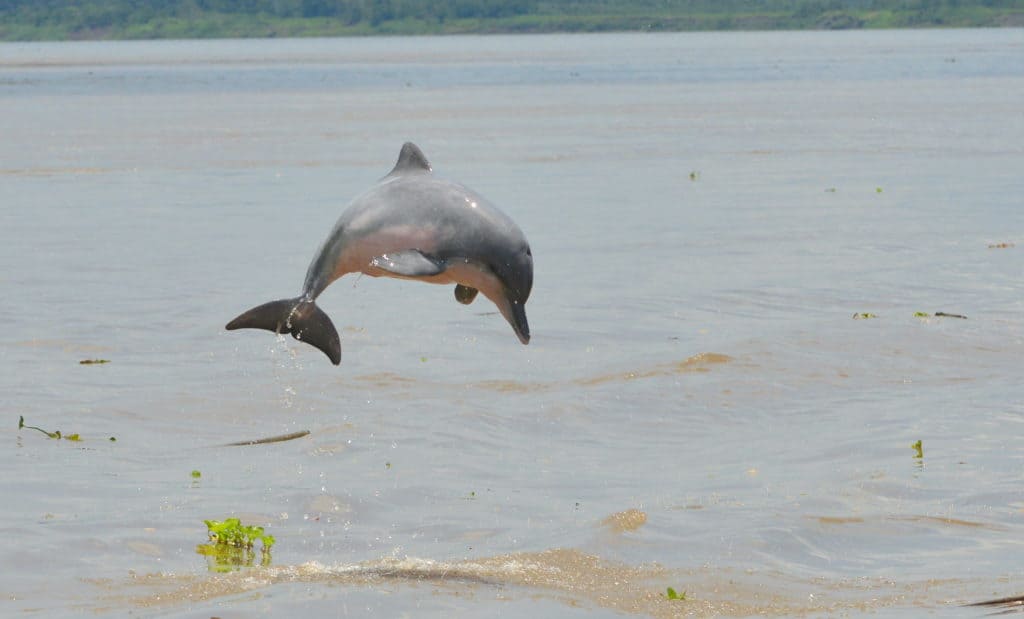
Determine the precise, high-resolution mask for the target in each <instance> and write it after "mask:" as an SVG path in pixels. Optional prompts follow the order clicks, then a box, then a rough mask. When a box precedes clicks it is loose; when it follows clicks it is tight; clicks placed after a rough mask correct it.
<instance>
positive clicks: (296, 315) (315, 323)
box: [225, 297, 341, 365]
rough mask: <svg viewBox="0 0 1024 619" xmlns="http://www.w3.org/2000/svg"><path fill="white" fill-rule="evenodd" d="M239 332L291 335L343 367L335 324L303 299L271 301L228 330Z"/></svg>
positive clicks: (256, 308) (310, 302) (234, 323)
mask: <svg viewBox="0 0 1024 619" xmlns="http://www.w3.org/2000/svg"><path fill="white" fill-rule="evenodd" d="M225 328H226V329H227V330H228V331H234V330H235V329H266V330H267V331H273V332H274V333H290V334H291V335H292V337H294V338H295V339H297V340H299V341H300V342H305V343H307V344H309V345H311V346H314V347H316V348H318V349H320V350H321V351H323V353H324V354H325V355H327V358H328V359H330V360H331V363H333V364H334V365H338V364H339V363H341V339H340V338H339V337H338V331H337V329H335V328H334V323H332V322H331V319H330V317H329V316H327V314H325V313H324V311H323V310H322V309H320V308H319V307H317V305H316V303H314V302H313V301H307V300H306V299H304V298H303V297H298V298H295V299H281V300H279V301H271V302H270V303H264V304H263V305H260V306H257V307H254V308H252V309H251V310H249V311H247V312H245V313H243V314H241V315H240V316H238V317H237V318H235V319H234V320H232V321H231V322H229V323H228V324H227V326H226V327H225Z"/></svg>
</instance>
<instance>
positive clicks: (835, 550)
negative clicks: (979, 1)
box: [0, 29, 1024, 617]
mask: <svg viewBox="0 0 1024 619" xmlns="http://www.w3.org/2000/svg"><path fill="white" fill-rule="evenodd" d="M1022 101H1024V30H1019V29H1004V30H933V31H913V32H907V31H883V32H808V33H729V34H718V33H715V34H710V33H709V34H657V35H654V34H614V35H551V36H489V37H469V36H464V37H435V38H368V39H332V40H263V41H260V40H246V41H195V42H192V41H162V42H118V43H33V44H0V128H2V140H0V241H2V243H0V264H2V265H3V269H2V271H0V299H2V301H0V319H2V322H3V324H4V327H5V328H4V329H3V333H2V334H0V359H2V366H3V372H2V378H0V393H2V396H0V402H2V409H0V412H2V419H0V422H2V423H3V424H6V428H7V430H6V431H4V432H2V433H0V440H2V446H0V468H2V469H3V470H4V471H5V473H4V475H3V476H2V478H0V491H2V496H3V498H4V502H5V505H4V508H3V510H2V511H0V540H2V541H0V565H3V566H4V570H3V573H4V577H3V579H2V581H3V583H2V585H0V593H2V594H3V595H2V599H0V614H3V615H6V616H46V617H78V616H82V615H84V614H89V615H99V616H125V615H133V616H160V617H210V616H224V617H229V616H230V617H280V616H306V617H338V616H352V617H360V616H416V617H423V616H426V617H450V616H465V617H499V616H500V617H534V616H538V615H540V616H546V617H575V616H587V617H591V616H594V617H601V616H609V617H610V616H623V615H627V616H628V615H636V616H655V617H673V616H727V617H728V616H764V615H781V616H792V615H834V614H842V615H847V616H861V615H872V616H876V617H878V616H881V617H917V616H920V615H921V614H922V613H930V614H933V615H936V614H937V615H948V616H963V615H964V609H961V608H959V607H958V605H959V604H962V603H965V602H970V601H976V600H979V599H984V598H988V597H995V596H999V595H1010V594H1014V593H1018V594H1019V593H1024V574H1022V573H1021V569H1020V568H1021V562H1020V557H1021V553H1022V551H1024V541H1022V540H1024V522H1022V514H1024V490H1022V489H1024V485H1022V482H1024V479H1022V471H1024V450H1022V447H1021V445H1022V441H1021V439H1022V438H1024V382H1022V380H1021V377H1022V374H1021V372H1022V371H1021V368H1022V361H1024V312H1022V310H1024V253H1022V252H1024V202H1022V196H1024V106H1022V104H1021V102H1022ZM407 140H412V141H414V142H416V143H417V144H418V145H419V146H420V147H421V148H422V149H423V151H424V152H425V153H426V155H427V157H428V158H430V159H431V161H432V163H433V165H434V169H435V172H436V173H437V174H439V175H442V176H445V177H447V178H450V179H454V180H458V181H460V182H463V183H465V184H467V185H469V186H471V187H473V188H474V189H476V190H477V191H479V192H480V193H482V194H483V195H485V196H487V197H488V198H489V199H490V200H491V201H492V202H494V203H495V204H497V205H498V206H499V207H501V208H502V209H503V210H504V211H506V212H507V213H508V214H509V215H510V216H511V217H512V218H513V219H515V220H516V221H517V222H518V223H519V225H520V227H521V228H522V229H523V230H524V232H525V233H526V235H527V237H528V238H529V240H530V242H531V245H532V247H533V254H534V257H535V265H536V270H535V285H534V289H533V294H532V297H531V298H530V301H529V304H528V305H527V310H528V314H529V318H530V324H531V327H532V333H533V340H532V341H531V343H530V345H529V346H522V345H521V344H520V343H519V342H518V341H517V340H516V338H515V336H514V334H513V333H512V331H511V329H510V328H509V327H508V325H507V324H506V323H505V322H504V320H502V318H501V317H500V316H499V315H497V314H496V313H495V309H494V307H493V306H492V305H490V304H489V302H488V301H487V300H486V299H483V298H481V299H479V300H478V301H477V302H476V303H475V304H473V305H471V306H468V307H467V306H462V305H459V304H458V303H456V302H455V301H454V299H453V298H452V291H451V289H450V287H447V286H445V287H440V286H428V285H425V284H422V283H418V282H404V281H398V280H391V279H373V278H368V277H362V278H359V277H355V276H349V277H346V278H344V279H342V280H339V281H338V282H336V283H335V284H334V285H333V286H331V288H329V289H328V290H327V292H326V293H325V294H324V295H323V296H322V297H321V299H320V302H319V304H320V305H321V307H323V309H324V310H325V311H326V312H327V313H328V314H330V316H331V317H332V318H333V320H334V322H335V324H336V325H337V326H338V328H339V331H340V332H341V337H342V347H343V359H342V364H341V366H339V367H335V366H333V365H331V364H330V363H329V362H328V361H327V359H326V358H325V357H324V356H323V355H322V354H321V353H320V352H318V351H316V350H314V349H313V348H311V347H308V346H305V345H302V344H299V343H297V342H295V341H293V340H291V339H290V338H289V339H288V340H287V341H286V340H284V339H278V338H275V336H274V335H273V334H270V333H267V332H259V331H238V332H226V331H224V329H223V327H224V324H225V323H226V322H227V321H228V320H230V319H231V318H233V317H234V316H235V315H237V314H238V313H240V312H241V311H243V310H245V309H248V308H250V307H252V306H253V305H256V304H258V303H262V302H265V301H269V300H272V299H277V298H282V297H286V296H294V295H295V294H297V293H298V292H299V290H300V287H301V283H302V279H303V276H304V274H305V269H306V266H307V264H308V262H309V260H310V259H311V258H312V256H313V254H314V251H315V250H316V248H317V246H318V244H319V243H320V242H321V241H322V240H323V238H324V237H325V235H326V234H327V232H328V231H329V229H330V228H331V226H332V225H333V223H334V221H335V219H336V218H337V216H338V215H339V214H340V213H341V211H342V210H343V208H344V206H345V204H346V203H347V202H348V200H349V199H350V198H352V197H353V196H355V195H356V194H358V193H359V192H361V191H362V190H363V189H365V188H366V187H368V186H369V185H371V184H372V183H374V182H375V181H376V180H377V179H378V178H380V177H381V176H383V175H384V174H386V173H387V172H388V170H390V168H391V166H392V165H393V164H394V160H395V158H396V157H397V155H398V150H399V147H400V146H401V144H402V143H403V142H405V141H407ZM936 312H945V313H949V314H957V315H962V316H966V318H957V317H950V316H935V313H936ZM918 313H922V314H927V315H923V316H922V315H918ZM855 315H857V316H861V315H867V316H869V317H864V318H859V319H855V318H854V316H855ZM83 360H104V361H108V362H107V363H93V364H81V363H80V362H81V361H83ZM22 416H23V417H24V422H25V423H26V424H28V425H30V426H38V427H40V428H42V429H44V430H47V431H55V430H58V429H59V430H60V431H61V432H62V435H64V436H67V435H69V434H78V435H79V436H80V438H81V440H80V441H77V442H76V441H70V440H63V439H62V440H56V439H52V438H48V437H47V436H46V435H45V434H43V433H42V432H40V431H38V430H35V429H32V428H28V427H26V428H21V429H17V422H18V419H19V417H22ZM302 431H309V434H308V435H306V436H303V437H300V438H296V439H293V440H288V441H283V442H275V443H270V444H259V445H251V446H242V447H239V446H225V444H226V443H231V442H237V441H245V440H250V439H259V438H264V437H272V436H277V435H281V434H286V433H293V432H302ZM111 437H113V438H115V439H116V440H115V441H111V440H110V438H111ZM917 441H921V445H920V447H921V449H920V451H918V450H916V449H914V448H912V447H911V446H912V444H914V443H916V442H917ZM193 471H195V473H193ZM195 475H198V476H195ZM229 516H236V517H239V518H241V520H242V521H243V522H244V523H246V524H252V525H260V526H263V527H265V531H266V533H269V534H272V535H273V536H274V537H275V539H276V543H275V545H274V546H273V549H272V552H271V556H270V557H269V558H265V557H263V556H261V555H260V553H258V552H257V553H255V555H254V556H250V557H248V558H246V557H242V558H241V559H240V558H239V557H237V556H236V557H227V556H226V555H212V556H208V555H203V554H200V553H198V552H197V547H198V546H199V545H201V544H204V543H205V542H206V541H207V539H206V526H205V525H204V524H203V520H204V519H223V518H226V517H229ZM247 559H248V560H249V561H250V562H251V563H252V567H242V568H241V569H236V568H235V567H234V566H233V565H232V563H231V562H232V561H235V562H238V561H241V562H242V563H245V562H246V560H247ZM260 564H262V566H260ZM669 587H672V588H673V589H674V590H676V591H677V592H679V593H682V592H684V591H685V592H686V598H687V599H686V600H670V599H667V596H666V595H665V594H666V591H667V589H668V588H669ZM968 614H970V613H968ZM978 614H980V613H978Z"/></svg>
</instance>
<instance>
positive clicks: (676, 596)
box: [665, 587, 686, 600]
mask: <svg viewBox="0 0 1024 619" xmlns="http://www.w3.org/2000/svg"><path fill="white" fill-rule="evenodd" d="M665 597H666V598H667V599H669V600H685V599H686V592H685V591H683V592H682V593H676V590H675V589H673V588H672V587H668V588H667V589H665Z"/></svg>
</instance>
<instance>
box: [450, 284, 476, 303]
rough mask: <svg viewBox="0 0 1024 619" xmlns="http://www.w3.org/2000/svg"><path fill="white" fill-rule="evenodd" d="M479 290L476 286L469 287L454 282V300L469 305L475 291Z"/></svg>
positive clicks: (474, 295)
mask: <svg viewBox="0 0 1024 619" xmlns="http://www.w3.org/2000/svg"><path fill="white" fill-rule="evenodd" d="M478 292H480V291H479V290H477V289H476V288H470V287H469V286H463V285H462V284H455V300H456V301H458V302H459V303H461V304H463V305H469V304H470V303H472V302H473V299H475V298H476V293H478Z"/></svg>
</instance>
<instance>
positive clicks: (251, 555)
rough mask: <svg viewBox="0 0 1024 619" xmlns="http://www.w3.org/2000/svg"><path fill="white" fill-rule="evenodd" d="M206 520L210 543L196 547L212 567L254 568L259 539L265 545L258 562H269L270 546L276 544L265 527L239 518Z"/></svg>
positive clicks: (219, 568) (224, 569)
mask: <svg viewBox="0 0 1024 619" xmlns="http://www.w3.org/2000/svg"><path fill="white" fill-rule="evenodd" d="M203 522H205V523H206V530H207V535H208V536H209V538H210V543H209V544H200V545H199V546H196V552H197V553H199V554H201V555H204V556H206V557H208V558H209V559H210V560H211V561H212V564H211V566H210V568H211V569H212V570H214V571H217V572H227V571H231V570H235V569H239V568H241V567H253V566H254V565H256V563H255V559H256V552H255V549H254V547H255V544H256V542H260V544H262V549H261V552H260V563H259V564H258V565H262V566H263V567H266V566H268V565H270V548H271V546H273V545H274V536H273V535H266V534H264V533H263V527H257V526H249V525H244V524H242V521H241V520H239V519H238V518H226V519H224V520H223V521H220V520H204V521H203Z"/></svg>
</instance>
